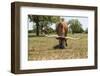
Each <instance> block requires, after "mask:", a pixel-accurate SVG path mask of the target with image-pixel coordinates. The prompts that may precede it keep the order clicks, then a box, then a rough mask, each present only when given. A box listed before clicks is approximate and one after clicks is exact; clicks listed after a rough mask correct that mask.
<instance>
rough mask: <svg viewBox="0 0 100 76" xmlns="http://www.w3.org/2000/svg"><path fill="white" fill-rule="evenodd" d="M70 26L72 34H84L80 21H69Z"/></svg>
mask: <svg viewBox="0 0 100 76" xmlns="http://www.w3.org/2000/svg"><path fill="white" fill-rule="evenodd" d="M68 24H70V28H71V30H72V33H82V32H84V30H83V28H82V24H81V23H80V21H79V20H78V19H72V20H69V22H68Z"/></svg>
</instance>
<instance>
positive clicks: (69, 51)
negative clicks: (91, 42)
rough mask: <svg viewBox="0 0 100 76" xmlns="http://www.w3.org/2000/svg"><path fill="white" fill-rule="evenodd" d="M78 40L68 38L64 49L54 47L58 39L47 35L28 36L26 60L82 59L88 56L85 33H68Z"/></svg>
mask: <svg viewBox="0 0 100 76" xmlns="http://www.w3.org/2000/svg"><path fill="white" fill-rule="evenodd" d="M68 36H71V37H78V38H80V39H79V40H71V39H68V46H67V47H66V48H65V49H54V48H53V47H54V46H56V45H57V44H58V40H57V39H55V38H48V37H29V38H28V60H56V59H82V58H87V57H88V40H87V39H88V38H87V34H68Z"/></svg>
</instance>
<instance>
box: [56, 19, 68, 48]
mask: <svg viewBox="0 0 100 76" xmlns="http://www.w3.org/2000/svg"><path fill="white" fill-rule="evenodd" d="M56 32H57V35H58V36H59V37H57V39H58V40H59V46H58V47H59V48H62V49H63V48H65V46H67V39H66V38H65V37H66V36H67V33H68V25H67V22H65V21H64V19H63V18H62V19H61V22H59V23H58V24H57V26H56Z"/></svg>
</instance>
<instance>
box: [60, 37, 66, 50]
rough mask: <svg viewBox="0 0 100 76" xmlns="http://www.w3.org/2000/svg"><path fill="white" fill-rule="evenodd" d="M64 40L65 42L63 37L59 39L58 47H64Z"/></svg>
mask: <svg viewBox="0 0 100 76" xmlns="http://www.w3.org/2000/svg"><path fill="white" fill-rule="evenodd" d="M64 42H65V40H64V39H59V48H60V49H64V48H65V45H64Z"/></svg>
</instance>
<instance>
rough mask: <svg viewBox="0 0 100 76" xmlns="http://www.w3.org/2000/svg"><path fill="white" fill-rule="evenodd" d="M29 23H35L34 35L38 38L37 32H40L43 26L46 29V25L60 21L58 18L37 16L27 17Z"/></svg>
mask: <svg viewBox="0 0 100 76" xmlns="http://www.w3.org/2000/svg"><path fill="white" fill-rule="evenodd" d="M28 18H29V19H30V21H33V22H35V23H36V35H37V36H39V33H40V32H39V30H41V31H42V28H43V27H44V26H46V27H48V25H52V23H56V22H57V21H59V20H60V17H59V16H39V15H28Z"/></svg>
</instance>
